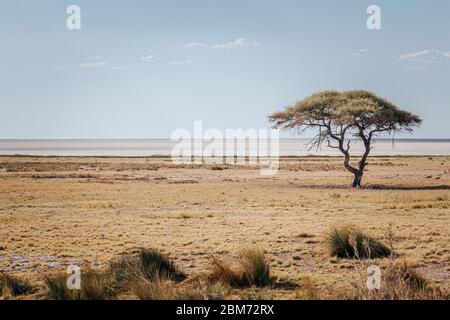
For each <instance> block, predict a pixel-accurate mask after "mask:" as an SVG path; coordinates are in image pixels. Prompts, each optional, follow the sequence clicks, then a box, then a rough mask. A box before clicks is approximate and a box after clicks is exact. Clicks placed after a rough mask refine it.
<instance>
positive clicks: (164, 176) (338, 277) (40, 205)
mask: <svg viewBox="0 0 450 320" xmlns="http://www.w3.org/2000/svg"><path fill="white" fill-rule="evenodd" d="M341 161H342V160H341V159H339V158H312V157H310V158H286V159H283V160H282V162H281V170H280V172H279V173H278V174H277V175H275V176H273V177H264V176H261V175H260V171H259V170H258V169H257V168H255V167H233V166H221V167H220V168H216V167H214V166H211V165H200V166H186V165H184V166H175V165H173V164H172V163H171V162H170V159H167V158H75V157H74V158H70V157H67V158H57V157H54V158H52V157H49V158H45V157H42V158H40V157H0V271H6V272H11V273H14V274H17V275H22V276H25V277H28V278H30V279H31V280H32V281H33V282H36V283H39V279H41V278H42V275H43V274H45V273H47V272H51V271H53V270H63V269H65V267H67V265H69V264H73V263H80V264H82V265H89V266H93V267H102V266H104V265H105V264H106V263H107V261H108V260H109V259H111V258H113V257H115V256H116V255H117V254H119V253H122V252H127V251H130V250H132V249H134V248H139V247H154V248H158V249H160V250H162V251H163V252H165V253H167V254H169V255H170V256H171V257H172V258H174V259H175V261H176V262H177V263H178V264H179V265H180V266H181V268H182V269H183V270H185V271H186V272H187V273H188V274H190V275H195V274H199V273H202V272H205V271H206V270H207V269H208V266H209V264H210V261H211V259H212V257H219V258H230V259H233V258H234V257H236V254H237V253H238V252H239V251H240V250H241V249H243V248H245V247H248V246H255V245H256V246H259V247H260V248H262V249H264V250H265V252H266V253H267V254H268V256H269V258H270V260H271V267H272V270H273V274H274V275H275V276H276V277H278V278H280V279H286V280H289V281H292V282H294V283H301V282H302V281H304V279H305V278H308V279H311V281H313V282H314V283H316V284H317V286H318V287H319V288H320V290H323V291H324V292H326V291H327V290H330V289H331V288H336V287H345V286H347V285H348V284H349V282H350V281H351V280H352V279H354V277H355V271H354V270H353V268H352V264H351V262H349V261H347V260H338V259H336V258H330V257H329V255H328V254H327V251H326V248H325V246H324V237H325V235H326V233H327V231H329V230H330V229H331V228H332V227H333V226H335V225H342V224H352V225H357V226H360V227H361V228H363V229H364V230H366V231H367V232H368V233H369V234H371V235H373V236H375V237H377V238H379V239H383V238H384V237H385V236H386V234H387V232H388V229H389V228H391V230H392V231H393V233H394V235H395V243H394V245H395V251H396V252H397V253H398V254H399V255H400V257H401V259H405V260H406V261H409V262H411V263H412V264H414V265H415V266H417V267H418V268H419V269H420V270H421V271H422V272H424V273H425V274H426V275H427V277H428V278H430V279H432V281H433V282H434V283H435V284H437V285H440V286H448V285H449V284H450V157H393V158H381V157H376V158H372V159H371V160H370V163H369V166H368V169H367V172H366V175H365V178H364V181H363V183H364V184H365V185H366V188H364V189H361V190H353V189H351V188H348V187H347V186H348V185H349V184H350V182H351V176H350V175H349V174H348V173H347V172H346V171H344V170H343V169H342V164H341ZM218 169H223V170H218ZM379 263H380V265H383V263H384V261H383V260H380V261H379ZM274 295H278V296H281V297H284V298H291V297H293V296H294V295H295V292H294V291H290V290H288V289H283V290H281V289H280V291H279V292H275V293H274Z"/></svg>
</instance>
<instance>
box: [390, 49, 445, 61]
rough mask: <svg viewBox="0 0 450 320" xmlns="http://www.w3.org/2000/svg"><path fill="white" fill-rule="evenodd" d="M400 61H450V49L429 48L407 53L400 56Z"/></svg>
mask: <svg viewBox="0 0 450 320" xmlns="http://www.w3.org/2000/svg"><path fill="white" fill-rule="evenodd" d="M399 59H400V61H403V62H414V63H425V64H428V63H445V62H450V51H442V50H438V49H427V50H423V51H419V52H413V53H406V54H402V55H401V56H400V58H399Z"/></svg>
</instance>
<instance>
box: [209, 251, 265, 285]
mask: <svg viewBox="0 0 450 320" xmlns="http://www.w3.org/2000/svg"><path fill="white" fill-rule="evenodd" d="M238 262H239V267H238V268H232V267H231V266H230V264H229V263H228V262H225V261H219V260H216V259H214V260H213V263H212V265H211V273H210V274H209V276H208V279H209V280H210V281H211V282H220V283H223V284H225V285H229V286H231V287H233V288H239V287H251V286H256V287H265V286H269V285H271V284H272V283H273V279H272V278H271V276H270V266H269V263H268V262H267V260H266V258H265V256H264V253H263V252H262V251H261V250H259V249H255V248H250V249H245V250H243V251H242V252H241V254H240V256H239V260H238Z"/></svg>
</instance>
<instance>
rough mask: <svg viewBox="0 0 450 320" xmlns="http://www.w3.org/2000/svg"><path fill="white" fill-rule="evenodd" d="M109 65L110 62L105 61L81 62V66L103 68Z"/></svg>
mask: <svg viewBox="0 0 450 320" xmlns="http://www.w3.org/2000/svg"><path fill="white" fill-rule="evenodd" d="M107 66H109V64H108V63H107V62H105V61H97V62H83V63H80V67H81V68H103V67H107Z"/></svg>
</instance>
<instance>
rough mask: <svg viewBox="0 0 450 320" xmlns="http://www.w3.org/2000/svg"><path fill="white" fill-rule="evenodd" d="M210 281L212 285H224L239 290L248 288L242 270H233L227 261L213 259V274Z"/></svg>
mask: <svg viewBox="0 0 450 320" xmlns="http://www.w3.org/2000/svg"><path fill="white" fill-rule="evenodd" d="M208 280H209V281H210V282H212V283H222V284H225V285H227V286H230V287H233V288H238V287H244V286H247V285H248V283H246V282H245V278H244V274H243V272H242V270H236V269H233V268H232V267H231V266H230V264H229V263H228V262H226V261H220V260H217V259H213V261H212V263H211V272H210V274H209V275H208Z"/></svg>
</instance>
